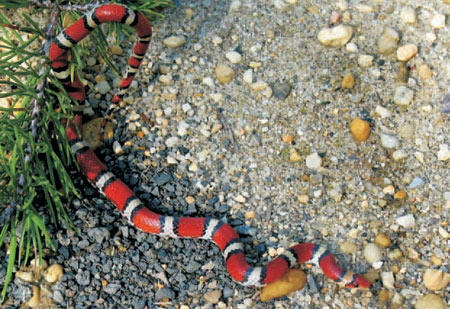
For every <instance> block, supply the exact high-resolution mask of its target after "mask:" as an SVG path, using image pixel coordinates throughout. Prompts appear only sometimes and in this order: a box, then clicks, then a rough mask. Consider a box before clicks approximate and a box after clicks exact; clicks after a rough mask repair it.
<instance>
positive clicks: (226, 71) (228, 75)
mask: <svg viewBox="0 0 450 309" xmlns="http://www.w3.org/2000/svg"><path fill="white" fill-rule="evenodd" d="M215 73H216V78H217V80H218V81H219V82H220V83H221V84H223V85H224V84H228V83H229V82H231V81H232V80H233V77H234V71H233V69H232V68H230V67H228V66H226V65H223V64H219V65H218V66H217V67H216V70H215Z"/></svg>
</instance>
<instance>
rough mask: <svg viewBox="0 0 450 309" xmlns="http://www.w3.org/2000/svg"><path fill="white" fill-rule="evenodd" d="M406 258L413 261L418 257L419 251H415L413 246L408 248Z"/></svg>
mask: <svg viewBox="0 0 450 309" xmlns="http://www.w3.org/2000/svg"><path fill="white" fill-rule="evenodd" d="M408 258H409V259H411V260H413V261H417V260H419V259H420V254H419V252H417V251H416V250H414V249H413V248H410V247H409V248H408Z"/></svg>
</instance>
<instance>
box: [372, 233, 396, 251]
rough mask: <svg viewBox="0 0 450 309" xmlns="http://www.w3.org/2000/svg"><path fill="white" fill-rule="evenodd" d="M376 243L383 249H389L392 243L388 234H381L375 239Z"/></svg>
mask: <svg viewBox="0 0 450 309" xmlns="http://www.w3.org/2000/svg"><path fill="white" fill-rule="evenodd" d="M375 243H376V244H377V245H378V246H380V247H381V248H387V247H389V246H390V245H391V244H392V242H391V240H390V239H389V237H388V236H387V235H386V234H383V233H380V234H378V235H377V237H375Z"/></svg>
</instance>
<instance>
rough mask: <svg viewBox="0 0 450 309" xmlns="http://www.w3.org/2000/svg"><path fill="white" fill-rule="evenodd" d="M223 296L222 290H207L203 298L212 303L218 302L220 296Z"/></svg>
mask: <svg viewBox="0 0 450 309" xmlns="http://www.w3.org/2000/svg"><path fill="white" fill-rule="evenodd" d="M221 296H222V291H220V290H214V291H209V292H206V293H205V294H204V295H203V298H204V299H205V300H206V301H207V302H208V303H210V304H217V303H218V302H219V299H220V297H221Z"/></svg>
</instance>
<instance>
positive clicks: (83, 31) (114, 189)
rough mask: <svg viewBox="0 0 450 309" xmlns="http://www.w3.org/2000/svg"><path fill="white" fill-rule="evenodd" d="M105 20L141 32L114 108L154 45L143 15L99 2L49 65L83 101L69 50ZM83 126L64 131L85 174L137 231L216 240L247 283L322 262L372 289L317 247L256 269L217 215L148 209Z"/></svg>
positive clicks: (337, 277)
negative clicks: (184, 214)
mask: <svg viewBox="0 0 450 309" xmlns="http://www.w3.org/2000/svg"><path fill="white" fill-rule="evenodd" d="M104 22H118V23H124V24H128V25H130V26H132V27H133V28H134V29H135V30H136V33H137V35H138V36H139V40H138V41H137V43H136V45H135V46H134V49H133V52H132V55H131V57H130V59H129V61H128V68H127V72H126V74H125V77H124V78H123V80H122V82H121V84H120V91H119V93H118V94H116V95H115V96H114V97H113V99H112V104H113V106H115V105H117V104H118V103H119V102H120V101H121V100H122V98H123V96H124V93H125V91H126V89H127V88H128V87H129V86H130V84H131V82H132V80H133V78H134V76H135V74H136V72H137V70H138V68H139V65H140V64H141V62H142V59H143V58H144V55H145V52H146V51H147V48H148V46H149V44H150V38H151V34H152V28H151V26H150V23H149V22H148V20H147V19H146V18H145V17H144V15H143V14H142V13H140V12H137V11H133V10H131V9H129V8H127V7H125V6H122V5H117V4H106V5H101V6H99V7H97V8H96V9H94V10H92V11H91V12H89V13H87V14H85V15H84V16H83V17H82V18H80V19H79V20H78V21H76V22H75V23H73V24H72V25H71V26H69V27H68V28H67V29H65V30H64V31H62V32H61V33H60V34H59V35H58V36H57V37H56V39H55V41H54V42H53V43H52V45H51V48H50V61H51V67H52V71H53V74H54V76H55V77H56V78H57V79H58V80H59V81H60V82H61V83H62V84H63V85H64V87H65V89H66V90H67V91H68V93H69V94H70V96H71V97H72V98H73V99H74V100H76V101H78V102H79V103H80V104H81V103H83V101H84V100H85V91H84V87H83V84H82V83H81V81H80V79H79V78H78V76H77V75H76V74H74V76H73V80H71V77H70V69H69V52H70V49H71V48H72V47H73V46H74V45H75V44H77V43H78V42H79V41H80V40H82V39H83V38H85V37H86V36H87V35H89V33H90V32H91V31H92V30H93V29H94V28H95V27H97V26H98V25H99V24H101V23H104ZM110 109H112V108H111V107H110ZM81 124H82V116H81V113H77V114H75V117H74V119H73V120H71V121H70V123H69V125H68V129H67V131H66V135H67V138H68V140H69V143H70V145H71V149H72V151H73V153H74V155H75V157H76V160H77V161H78V163H79V165H80V167H81V169H82V172H83V173H84V174H85V175H86V177H87V178H88V179H89V181H91V182H92V183H94V184H95V186H96V187H97V188H98V190H99V191H100V192H101V193H102V194H104V195H105V196H106V197H107V198H108V200H110V201H111V202H112V203H113V204H114V205H115V206H116V207H117V208H118V209H119V210H120V212H121V213H122V214H123V215H124V216H125V217H126V218H127V219H128V221H129V222H130V223H131V224H132V225H133V226H135V227H137V228H138V229H140V230H142V231H145V232H148V233H151V234H157V235H159V236H168V237H173V238H201V239H207V240H211V241H213V242H214V243H215V244H216V245H217V246H218V247H219V248H220V250H222V254H223V257H224V259H225V263H226V267H227V269H228V272H229V273H230V275H231V276H232V277H233V279H234V280H235V281H237V282H238V283H240V284H243V285H249V286H263V285H266V284H268V283H271V282H274V281H276V280H277V279H279V278H281V277H282V276H283V275H284V274H286V273H287V272H288V270H289V268H291V267H293V266H294V265H296V264H298V263H305V262H308V263H313V264H315V265H318V266H320V268H321V269H322V271H323V273H324V274H325V275H326V276H327V277H329V278H331V279H332V280H334V281H336V282H342V283H343V284H344V285H345V286H346V287H362V288H368V287H369V286H370V283H369V282H368V281H367V280H366V279H365V278H363V277H362V276H361V275H358V274H354V273H353V272H351V271H345V270H343V269H342V268H340V267H339V266H338V265H337V264H336V262H335V260H334V257H333V255H332V254H331V253H330V252H329V251H327V250H326V249H325V248H323V247H321V246H319V245H316V244H313V243H302V244H297V245H294V246H292V247H291V248H289V249H287V250H285V251H284V253H282V254H281V255H279V256H278V257H277V258H275V259H274V260H272V261H271V262H270V263H268V264H267V265H266V266H263V267H252V266H250V265H249V264H248V263H247V261H246V259H245V256H244V252H243V245H242V243H241V242H240V240H239V236H238V234H237V233H236V231H235V230H233V228H232V227H231V226H230V225H228V224H227V223H224V222H222V221H220V220H217V219H214V218H192V217H172V216H163V215H159V214H157V213H155V212H153V211H151V210H149V209H148V208H147V207H145V206H144V205H143V203H142V202H141V201H140V200H139V199H138V198H137V197H136V195H135V194H134V193H133V191H132V190H131V189H130V188H128V187H127V185H125V184H124V183H123V182H122V181H121V180H120V179H117V178H116V177H115V176H114V175H113V174H112V173H111V172H109V171H108V170H107V169H106V167H105V165H104V164H103V163H102V162H101V161H100V160H99V159H98V158H97V156H96V155H95V153H94V151H93V150H92V149H90V148H89V145H88V144H87V143H86V142H85V141H84V140H83V139H82V137H81V135H80V133H79V132H80V131H81Z"/></svg>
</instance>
